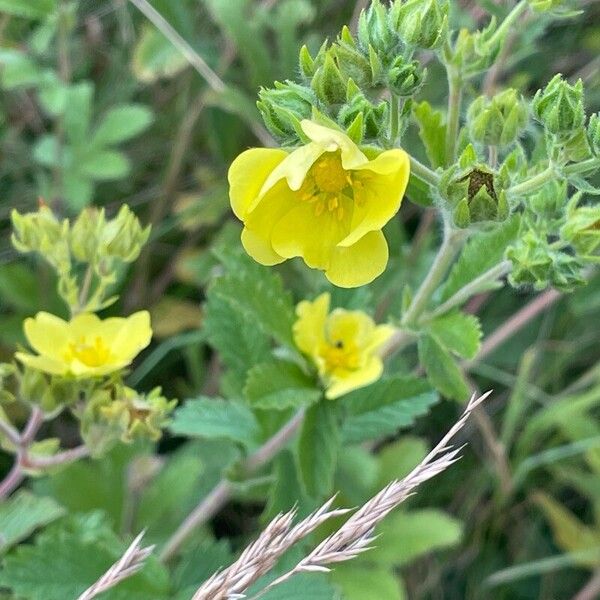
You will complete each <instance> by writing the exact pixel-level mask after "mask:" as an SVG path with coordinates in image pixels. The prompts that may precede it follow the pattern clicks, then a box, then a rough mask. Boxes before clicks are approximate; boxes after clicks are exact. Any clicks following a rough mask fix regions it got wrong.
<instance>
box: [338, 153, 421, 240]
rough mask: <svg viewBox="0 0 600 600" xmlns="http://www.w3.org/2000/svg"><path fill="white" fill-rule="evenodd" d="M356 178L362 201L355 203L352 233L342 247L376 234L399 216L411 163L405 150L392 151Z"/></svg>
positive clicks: (380, 157)
mask: <svg viewBox="0 0 600 600" xmlns="http://www.w3.org/2000/svg"><path fill="white" fill-rule="evenodd" d="M361 171H362V172H363V173H365V175H363V176H361V175H360V174H359V175H357V176H356V177H357V179H358V184H357V185H362V191H361V192H360V196H358V193H357V196H356V197H357V198H360V201H358V202H355V203H354V211H353V213H352V222H351V224H350V233H349V234H348V236H347V237H346V238H344V239H343V240H342V241H341V242H340V245H341V246H351V245H352V244H355V243H356V242H357V241H358V240H359V239H360V238H362V237H363V236H364V235H365V234H366V233H369V232H370V231H377V230H378V229H382V228H383V226H384V225H385V224H386V223H387V222H388V221H389V220H390V219H391V218H392V217H393V216H394V215H395V214H396V213H397V212H398V210H399V209H400V204H401V203H402V198H403V197H404V193H405V192H406V186H407V184H408V178H409V176H410V161H409V157H408V154H406V152H404V150H399V149H397V150H389V151H387V152H383V153H382V154H380V155H379V156H378V157H377V158H376V159H375V160H373V161H371V162H369V163H368V165H365V166H364V167H362V168H361V169H360V170H359V172H361Z"/></svg>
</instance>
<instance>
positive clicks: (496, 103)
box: [467, 89, 528, 146]
mask: <svg viewBox="0 0 600 600" xmlns="http://www.w3.org/2000/svg"><path fill="white" fill-rule="evenodd" d="M527 116H528V115H527V103H526V102H525V101H524V100H523V98H521V96H520V95H519V93H518V92H517V91H516V90H513V89H508V90H505V91H504V92H502V93H500V94H498V95H496V96H494V97H493V98H491V99H490V98H488V97H487V96H479V98H477V99H476V100H475V101H474V102H473V103H472V104H471V106H470V107H469V110H468V113H467V122H468V124H469V133H470V136H471V139H472V140H473V141H474V142H478V143H480V144H486V145H489V146H508V145H509V144H511V143H512V142H514V141H515V140H516V139H517V138H518V137H519V135H520V134H521V133H522V131H523V129H524V128H525V126H526V125H527Z"/></svg>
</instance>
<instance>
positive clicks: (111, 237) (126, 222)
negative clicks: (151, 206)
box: [100, 204, 150, 263]
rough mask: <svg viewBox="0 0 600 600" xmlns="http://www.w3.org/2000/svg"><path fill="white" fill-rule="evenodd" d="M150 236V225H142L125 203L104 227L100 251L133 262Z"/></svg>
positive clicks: (107, 255)
mask: <svg viewBox="0 0 600 600" xmlns="http://www.w3.org/2000/svg"><path fill="white" fill-rule="evenodd" d="M149 237H150V226H148V227H145V228H144V227H142V225H141V223H140V221H139V219H138V218H137V217H136V216H135V214H134V213H133V212H131V209H130V208H129V207H128V206H127V205H126V204H124V205H123V206H121V208H120V210H119V212H118V213H117V216H116V217H115V218H114V219H111V220H109V221H107V222H106V224H105V225H104V227H103V228H102V238H101V240H100V252H101V254H102V256H106V257H109V258H116V259H118V260H121V261H123V262H126V263H130V262H133V261H134V260H135V259H136V258H137V257H138V256H139V254H140V252H141V250H142V247H143V246H144V244H145V243H146V242H147V241H148V238H149Z"/></svg>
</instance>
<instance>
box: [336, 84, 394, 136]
mask: <svg viewBox="0 0 600 600" xmlns="http://www.w3.org/2000/svg"><path fill="white" fill-rule="evenodd" d="M359 115H362V118H361V123H362V133H363V136H366V137H367V138H371V139H376V138H378V137H379V136H380V134H381V132H382V131H384V130H385V127H386V126H387V123H388V103H387V102H385V101H381V102H379V103H378V104H373V103H372V102H371V101H370V100H369V99H368V98H367V97H366V96H365V95H364V94H363V93H362V92H361V91H360V89H358V87H357V86H356V84H354V82H353V81H352V79H350V80H349V81H348V102H347V103H346V104H344V106H342V108H341V109H340V111H339V113H338V122H339V124H340V125H341V126H342V127H343V128H344V129H349V128H350V127H351V126H352V124H353V123H355V122H356V119H357V117H358V116H359ZM361 138H362V136H361ZM352 139H355V141H357V140H356V138H355V137H354V136H353V138H352ZM360 141H362V139H360ZM357 143H358V142H357Z"/></svg>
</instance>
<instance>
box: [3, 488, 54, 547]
mask: <svg viewBox="0 0 600 600" xmlns="http://www.w3.org/2000/svg"><path fill="white" fill-rule="evenodd" d="M64 512H65V511H64V509H63V508H62V506H60V504H58V503H57V502H56V501H54V500H53V499H52V498H41V497H38V496H34V495H33V494H31V493H30V492H27V491H25V490H21V491H19V492H17V494H15V495H14V496H12V497H11V498H10V499H9V500H7V501H5V502H4V503H3V504H0V554H1V553H2V552H5V551H6V550H7V549H8V548H10V547H11V546H14V545H15V544H16V543H18V542H20V541H21V540H24V539H26V538H28V537H29V536H30V535H31V534H32V533H33V532H34V531H35V530H36V529H38V528H40V527H44V526H45V525H48V524H49V523H52V521H55V520H56V519H58V518H59V517H61V516H62V515H63V514H64Z"/></svg>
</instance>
